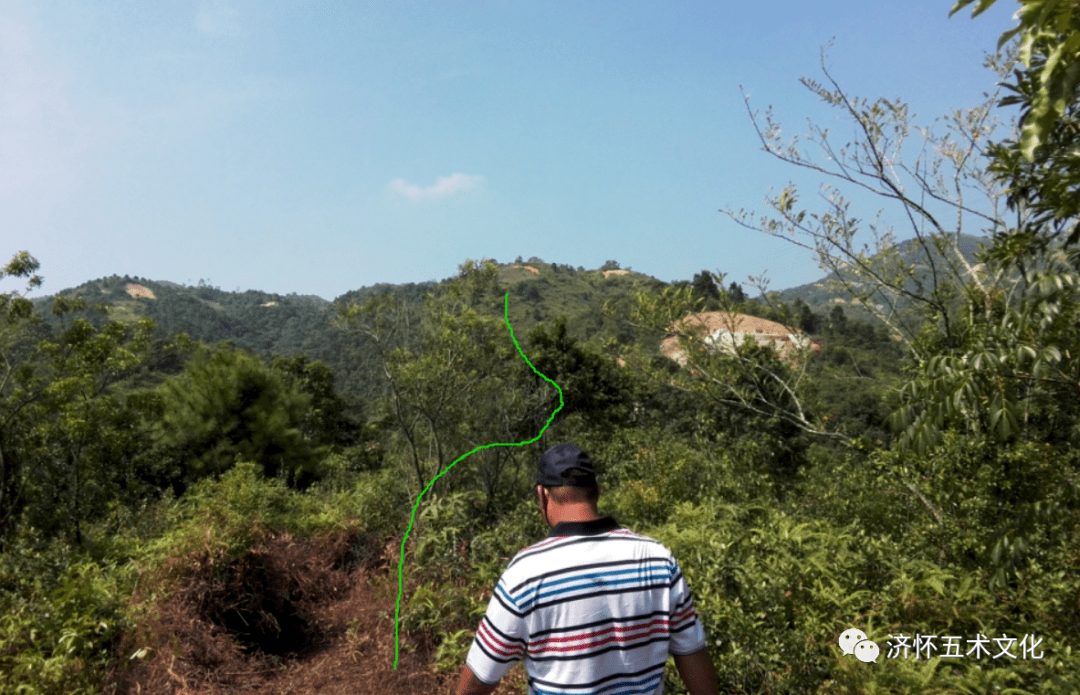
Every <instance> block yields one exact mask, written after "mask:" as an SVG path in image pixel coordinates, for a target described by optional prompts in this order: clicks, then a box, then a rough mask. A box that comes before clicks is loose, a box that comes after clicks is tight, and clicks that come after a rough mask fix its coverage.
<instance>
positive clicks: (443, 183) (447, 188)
mask: <svg viewBox="0 0 1080 695" xmlns="http://www.w3.org/2000/svg"><path fill="white" fill-rule="evenodd" d="M483 182H484V177H483V176H473V175H472V174H456V173H455V174H450V175H449V176H440V177H439V180H438V181H436V182H435V185H433V186H428V187H427V188H421V187H420V186H416V185H414V184H411V183H405V179H394V180H393V181H391V182H390V190H391V191H393V192H394V193H397V194H398V195H400V196H402V197H404V198H408V199H409V200H423V199H425V198H445V197H447V196H450V195H454V194H455V193H460V192H462V191H467V190H469V189H472V188H476V187H477V186H479V185H480V184H482V183H483Z"/></svg>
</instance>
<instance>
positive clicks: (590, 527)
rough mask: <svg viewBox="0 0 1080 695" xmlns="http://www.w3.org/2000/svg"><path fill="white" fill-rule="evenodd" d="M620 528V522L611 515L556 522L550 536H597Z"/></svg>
mask: <svg viewBox="0 0 1080 695" xmlns="http://www.w3.org/2000/svg"><path fill="white" fill-rule="evenodd" d="M617 528H619V524H618V523H616V521H615V519H614V518H613V517H610V516H605V517H602V518H600V519H593V520H592V521H562V522H559V523H558V524H555V526H554V528H552V529H551V533H549V534H548V538H554V537H556V536H595V535H597V534H600V533H606V532H607V531H612V530H614V529H617Z"/></svg>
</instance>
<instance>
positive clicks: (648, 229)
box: [0, 0, 1015, 299]
mask: <svg viewBox="0 0 1080 695" xmlns="http://www.w3.org/2000/svg"><path fill="white" fill-rule="evenodd" d="M950 4H951V2H950V0H944V1H941V0H908V1H907V2H903V3H900V2H870V1H868V0H864V1H863V2H850V1H847V0H819V1H818V2H814V3H808V2H805V1H799V2H789V1H787V0H784V1H774V2H769V1H767V0H766V1H763V2H758V3H726V2H696V1H694V2H691V1H679V0H664V1H662V2H639V1H626V2H614V1H611V0H606V1H601V0H594V1H591V2H452V1H449V0H443V1H440V2H406V1H394V2H390V1H385V2H371V3H368V2H349V3H338V2H316V1H312V2H285V1H281V0H259V1H258V2H255V1H249V0H208V1H207V2H172V1H169V0H160V1H157V2H150V3H148V2H142V1H131V2H125V1H114V2H95V3H70V2H49V1H47V0H36V1H33V2H30V1H29V0H27V1H23V0H0V240H2V241H3V243H2V244H0V255H2V256H3V257H4V259H5V260H6V259H7V258H9V257H10V256H11V254H13V253H15V252H16V251H18V250H21V249H26V250H29V251H30V252H31V253H32V254H33V255H35V256H36V257H37V258H38V260H39V261H40V262H41V264H42V268H41V274H42V275H43V276H44V278H45V285H44V286H43V287H42V288H41V290H40V291H39V292H37V293H36V294H39V295H40V294H51V293H54V292H57V291H60V290H62V289H65V288H68V287H73V286H76V285H78V284H81V283H82V282H85V281H87V280H90V279H94V278H99V277H102V276H106V275H112V274H114V273H115V274H118V275H124V274H128V275H135V276H141V277H148V278H151V279H155V280H171V281H174V282H182V283H190V284H194V283H197V282H198V281H199V279H206V280H209V281H210V282H211V283H212V284H214V285H217V286H220V287H221V288H222V289H228V290H232V289H236V288H237V287H239V288H240V289H259V290H266V291H270V292H278V293H283V294H285V293H290V292H296V293H299V294H316V295H320V296H322V297H325V298H327V299H333V298H334V297H336V296H338V295H340V294H342V293H344V292H346V291H348V290H351V289H356V288H358V287H362V286H365V285H370V284H373V283H376V282H393V283H399V282H415V281H422V280H430V279H442V278H446V277H449V276H451V275H453V274H454V273H455V272H456V271H457V267H458V266H459V265H460V264H461V263H462V262H463V261H465V260H466V259H478V258H481V257H487V258H494V259H496V260H498V261H500V262H510V261H512V260H513V259H514V258H515V257H516V256H519V255H520V256H523V257H525V258H526V259H527V258H529V257H531V256H539V257H541V258H543V259H544V260H545V261H548V262H558V263H568V264H570V265H573V266H584V267H586V268H596V267H598V266H599V265H601V264H602V263H603V262H604V261H605V260H608V259H614V260H617V261H619V262H620V263H621V264H622V266H623V267H631V268H633V269H634V270H637V271H640V272H643V273H647V274H649V275H652V276H654V277H657V278H660V279H662V280H668V281H670V280H677V279H689V278H690V277H691V276H692V275H693V274H694V273H696V272H698V271H700V270H702V269H710V270H718V271H721V272H726V273H728V277H729V280H731V279H734V280H738V281H743V282H744V281H745V280H746V278H747V276H748V275H757V274H759V273H762V272H763V271H767V272H768V275H769V277H770V278H771V288H772V289H783V288H786V287H790V286H794V285H798V284H801V283H804V282H809V281H812V280H815V279H817V278H818V277H820V276H821V274H822V273H821V271H820V270H818V269H817V267H816V266H815V265H814V263H813V261H812V259H810V258H809V256H808V255H807V254H805V253H803V252H801V251H800V250H798V249H797V248H796V247H793V246H790V245H787V244H785V243H784V242H783V241H780V240H776V239H772V238H769V237H765V236H762V235H759V234H755V233H753V232H750V231H746V230H743V229H741V228H739V227H738V226H736V225H735V224H734V223H733V222H732V221H731V220H729V219H728V218H727V217H725V216H724V215H722V214H721V213H719V212H718V210H719V209H720V208H725V207H732V208H742V207H745V208H760V207H761V203H762V200H763V198H764V196H765V194H766V193H767V192H768V190H769V188H770V187H780V186H783V185H784V184H786V183H787V182H788V181H789V180H791V179H793V178H794V179H796V180H797V181H803V179H802V178H800V177H798V176H796V172H793V171H791V170H790V169H789V168H787V167H785V166H784V165H783V164H781V163H779V162H777V161H775V160H772V159H771V158H769V157H768V155H766V154H764V153H762V152H761V151H760V144H759V142H758V141H757V138H756V136H755V134H754V131H753V129H752V127H751V124H750V121H749V119H748V117H747V113H746V109H745V106H744V102H743V96H742V93H741V92H740V85H742V87H743V88H744V89H745V91H746V93H747V94H749V95H750V97H751V103H752V105H753V106H754V107H755V108H762V109H763V108H764V107H766V106H768V105H772V106H773V107H774V108H775V110H776V114H777V116H778V117H779V118H780V119H781V120H782V122H783V123H784V124H785V126H786V128H785V132H790V133H792V134H795V133H797V132H801V131H802V130H803V126H804V124H805V118H806V117H808V116H810V117H817V118H825V119H828V118H832V116H831V115H829V114H827V113H826V112H824V111H823V110H822V107H821V105H819V104H817V103H816V100H815V98H814V97H813V96H812V95H810V94H809V93H807V92H806V90H805V89H804V88H802V87H801V86H800V85H799V83H798V78H799V77H802V76H809V77H820V71H819V68H818V56H819V52H820V50H821V47H822V46H823V45H825V44H826V43H828V42H829V41H830V39H833V38H834V37H835V40H834V44H833V47H832V49H831V51H830V54H829V63H830V65H831V70H832V71H833V73H834V75H835V76H836V77H837V79H838V80H839V81H840V82H841V83H842V85H843V86H844V87H845V88H846V89H848V90H849V91H850V92H852V93H855V94H860V95H863V96H872V97H877V96H889V97H896V96H900V97H903V98H905V99H906V100H908V101H909V102H910V103H911V105H912V111H913V112H914V113H915V114H916V121H918V122H920V123H930V122H932V121H933V120H934V118H935V117H937V116H939V115H941V114H944V113H946V112H948V111H951V110H953V109H956V108H960V107H966V106H971V105H974V104H975V103H977V102H978V101H979V99H980V96H981V95H982V93H983V92H986V91H988V90H990V89H992V88H993V83H994V78H993V76H992V75H991V74H990V73H989V72H988V71H987V70H986V69H985V68H983V67H981V62H982V57H983V55H984V53H985V52H986V51H987V50H990V49H992V48H993V46H994V45H995V43H996V39H997V37H998V35H999V34H1000V33H1001V32H1002V31H1004V30H1005V29H1007V28H1009V27H1010V26H1012V25H1013V23H1014V22H1013V20H1012V18H1011V14H1012V12H1013V11H1014V10H1015V5H1014V4H1012V3H1009V2H1007V1H1002V2H999V3H998V6H996V7H994V8H993V9H992V10H991V11H989V12H987V13H986V14H985V15H983V16H981V17H979V18H978V19H975V20H972V19H970V18H969V17H968V15H967V13H964V14H963V15H957V16H956V17H954V18H952V19H949V17H948V10H949V7H950ZM841 132H844V131H843V129H841ZM16 286H17V285H15V284H14V283H12V282H11V281H10V280H8V281H5V282H3V283H0V290H10V289H14V288H15V287H16Z"/></svg>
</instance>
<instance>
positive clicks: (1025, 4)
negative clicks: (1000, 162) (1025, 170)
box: [949, 0, 1080, 162]
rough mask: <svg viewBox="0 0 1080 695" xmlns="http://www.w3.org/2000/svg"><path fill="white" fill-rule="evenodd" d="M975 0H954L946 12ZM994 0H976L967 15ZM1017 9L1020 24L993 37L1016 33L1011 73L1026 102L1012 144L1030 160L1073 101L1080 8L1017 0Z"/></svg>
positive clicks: (1064, 2)
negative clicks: (1015, 55)
mask: <svg viewBox="0 0 1080 695" xmlns="http://www.w3.org/2000/svg"><path fill="white" fill-rule="evenodd" d="M973 2H975V0H957V3H956V4H955V5H953V7H952V10H950V12H949V15H950V16H951V15H953V14H956V13H957V12H959V11H960V10H962V9H963V8H965V7H967V6H969V5H971V4H972V3H973ZM995 2H997V0H978V4H977V5H976V6H975V8H974V9H973V10H972V13H971V16H972V17H977V16H979V15H980V14H982V13H983V12H985V11H986V10H987V9H989V8H990V7H991V6H993V4H994V3H995ZM1020 5H1021V6H1020V9H1019V10H1018V11H1017V12H1016V18H1017V19H1019V24H1017V26H1015V27H1014V28H1012V29H1010V30H1008V31H1006V32H1005V33H1003V34H1002V35H1001V38H1000V39H998V48H999V49H1000V48H1001V47H1002V46H1004V45H1005V44H1007V43H1008V42H1009V41H1011V40H1012V39H1013V38H1014V37H1016V36H1019V57H1020V61H1021V62H1022V64H1023V70H1022V71H1021V70H1018V71H1017V72H1016V73H1015V75H1016V78H1017V82H1018V84H1015V85H1013V87H1014V90H1015V89H1016V88H1017V87H1021V86H1022V89H1021V90H1020V91H1021V94H1022V95H1023V96H1024V102H1025V103H1026V108H1025V112H1024V117H1023V118H1022V119H1021V129H1020V137H1019V140H1018V141H1016V143H1015V144H1016V150H1017V152H1019V153H1020V154H1021V155H1022V156H1023V157H1024V158H1025V159H1027V160H1028V161H1029V162H1030V161H1033V160H1034V159H1035V151H1036V149H1038V148H1039V147H1041V146H1042V145H1044V144H1047V143H1048V140H1050V139H1051V138H1052V137H1053V132H1054V131H1055V130H1057V129H1058V125H1059V121H1060V120H1061V119H1062V118H1064V117H1065V116H1066V114H1067V112H1068V111H1069V109H1070V106H1072V105H1074V104H1075V101H1076V90H1077V87H1078V86H1080V8H1077V6H1076V3H1074V2H1071V1H1070V0H1022V1H1021V3H1020Z"/></svg>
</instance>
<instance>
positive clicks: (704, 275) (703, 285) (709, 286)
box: [690, 270, 720, 302]
mask: <svg viewBox="0 0 1080 695" xmlns="http://www.w3.org/2000/svg"><path fill="white" fill-rule="evenodd" d="M690 286H691V287H693V289H694V296H695V297H696V298H698V299H700V300H702V301H704V302H707V301H709V300H716V299H719V298H720V288H719V287H717V285H716V280H714V279H713V274H712V273H710V272H709V271H707V270H703V271H701V272H700V273H697V274H695V275H694V279H693V281H692V282H691V283H690Z"/></svg>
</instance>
